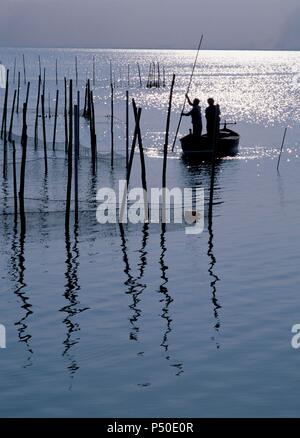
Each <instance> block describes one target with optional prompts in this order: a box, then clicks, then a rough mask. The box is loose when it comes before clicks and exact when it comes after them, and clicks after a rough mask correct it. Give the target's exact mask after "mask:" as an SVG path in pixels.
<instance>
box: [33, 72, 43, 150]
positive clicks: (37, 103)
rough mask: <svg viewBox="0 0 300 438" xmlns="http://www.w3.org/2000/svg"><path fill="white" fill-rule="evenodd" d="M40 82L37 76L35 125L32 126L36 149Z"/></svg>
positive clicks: (40, 79)
mask: <svg viewBox="0 0 300 438" xmlns="http://www.w3.org/2000/svg"><path fill="white" fill-rule="evenodd" d="M41 82H42V78H41V76H39V83H38V93H37V99H36V109H35V124H34V146H35V147H37V145H38V142H39V139H38V129H39V105H40V97H41Z"/></svg>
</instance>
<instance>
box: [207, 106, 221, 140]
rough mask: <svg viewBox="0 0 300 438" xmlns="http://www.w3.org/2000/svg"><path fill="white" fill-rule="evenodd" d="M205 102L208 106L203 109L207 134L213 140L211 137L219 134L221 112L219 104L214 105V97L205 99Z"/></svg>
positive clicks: (216, 136)
mask: <svg viewBox="0 0 300 438" xmlns="http://www.w3.org/2000/svg"><path fill="white" fill-rule="evenodd" d="M207 103H208V107H207V108H206V110H205V117H206V129H207V136H208V138H209V139H210V140H211V141H213V139H214V138H218V135H219V131H220V115H221V112H220V107H219V105H218V104H216V105H215V101H214V99H212V98H209V99H207Z"/></svg>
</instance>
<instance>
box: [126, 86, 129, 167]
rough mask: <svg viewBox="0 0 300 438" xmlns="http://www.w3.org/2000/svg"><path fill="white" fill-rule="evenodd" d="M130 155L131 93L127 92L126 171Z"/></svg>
mask: <svg viewBox="0 0 300 438" xmlns="http://www.w3.org/2000/svg"><path fill="white" fill-rule="evenodd" d="M128 155H129V92H128V90H127V91H126V169H127V168H128V158H129V157H128Z"/></svg>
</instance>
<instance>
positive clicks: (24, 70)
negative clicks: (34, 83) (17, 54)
mask: <svg viewBox="0 0 300 438" xmlns="http://www.w3.org/2000/svg"><path fill="white" fill-rule="evenodd" d="M23 73H24V85H26V82H27V80H26V64H25V55H24V53H23Z"/></svg>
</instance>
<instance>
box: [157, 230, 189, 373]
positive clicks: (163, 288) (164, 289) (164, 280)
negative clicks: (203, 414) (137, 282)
mask: <svg viewBox="0 0 300 438" xmlns="http://www.w3.org/2000/svg"><path fill="white" fill-rule="evenodd" d="M160 249H161V252H160V258H159V265H160V272H161V274H160V278H161V284H160V287H159V293H161V294H162V295H163V298H162V299H161V300H160V302H161V303H163V308H162V313H161V315H160V316H161V317H162V318H163V319H164V320H165V322H166V329H165V331H164V333H163V338H162V342H161V344H160V346H161V347H162V348H163V349H164V351H165V353H166V359H167V360H170V354H169V339H168V336H169V334H170V333H171V331H172V326H171V323H172V318H171V317H170V314H169V313H170V309H169V307H170V304H171V303H172V301H173V298H172V297H171V295H170V294H169V290H168V286H167V285H168V282H169V278H168V275H167V272H168V269H169V268H168V266H167V265H166V262H165V255H166V252H167V247H166V227H165V224H162V228H161V233H160ZM171 366H172V367H175V368H176V370H177V372H176V376H180V374H182V373H183V372H184V370H183V364H182V363H175V364H172V365H171Z"/></svg>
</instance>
